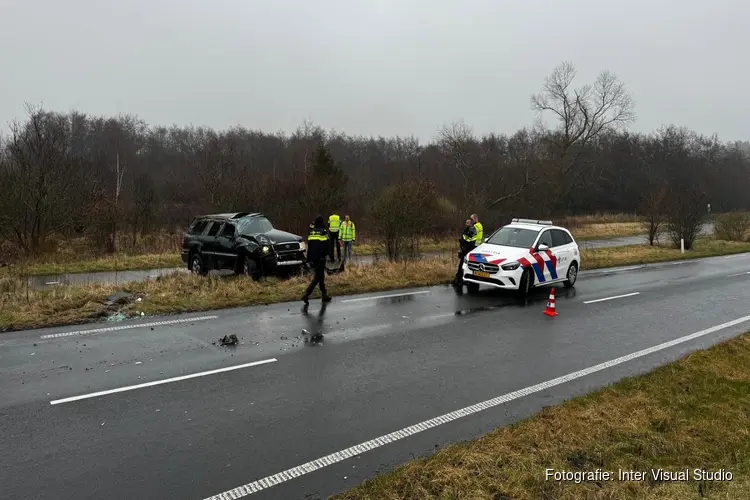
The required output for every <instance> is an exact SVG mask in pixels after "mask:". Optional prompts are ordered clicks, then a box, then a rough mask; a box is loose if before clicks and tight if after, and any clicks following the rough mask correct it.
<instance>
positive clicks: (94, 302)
mask: <svg viewBox="0 0 750 500" xmlns="http://www.w3.org/2000/svg"><path fill="white" fill-rule="evenodd" d="M740 252H750V243H735V242H722V241H716V240H712V239H709V238H706V239H701V240H698V241H697V242H696V246H695V249H694V250H691V251H689V252H686V253H685V254H681V253H680V251H679V250H673V249H670V248H661V247H653V248H652V247H648V246H646V245H632V246H625V247H614V248H603V249H591V250H586V249H584V250H583V251H582V259H581V261H582V266H581V268H582V269H583V270H586V269H598V268H604V267H616V266H626V265H631V264H641V263H648V262H663V261H668V260H675V259H685V258H697V257H708V256H714V255H727V254H733V253H740ZM455 272H456V260H455V256H454V255H453V254H452V253H451V254H449V255H445V256H440V257H435V258H430V259H423V260H420V261H413V262H409V263H408V264H404V263H391V262H376V263H374V264H372V265H368V266H352V267H350V268H348V269H347V271H346V272H345V273H343V274H341V275H334V276H331V277H329V279H328V285H329V289H330V291H331V293H332V294H333V295H335V296H341V295H346V294H355V293H366V292H374V291H385V290H393V289H400V288H409V287H419V286H432V285H439V284H445V283H448V281H449V280H450V279H451V278H452V277H453V275H454V274H455ZM24 283H25V280H23V279H21V278H18V277H12V276H6V277H0V330H3V329H6V330H7V329H23V328H34V327H44V326H59V325H66V324H76V323H83V322H90V321H96V320H100V319H102V318H104V317H106V316H107V315H109V314H111V313H112V309H111V307H110V306H108V305H107V304H106V302H107V300H106V299H107V297H108V296H110V295H111V294H112V293H114V292H116V291H125V292H129V293H132V294H134V295H136V296H138V297H141V298H142V300H141V301H139V302H136V303H134V304H131V305H128V306H125V307H124V308H123V309H122V310H121V312H123V313H124V314H126V315H129V316H136V315H138V316H140V315H141V313H143V314H144V315H155V314H172V313H182V312H193V311H207V310H213V309H223V308H229V307H240V306H250V305H257V304H270V303H275V302H285V301H296V300H299V299H300V297H301V296H302V293H303V291H304V289H305V287H306V286H307V283H308V282H307V279H306V278H301V277H298V278H292V279H290V280H287V281H284V282H283V286H281V282H280V281H279V280H276V279H273V278H269V279H267V280H265V281H262V282H254V281H252V280H250V279H248V278H245V277H242V276H231V277H197V276H192V275H188V274H184V273H177V274H174V275H169V276H165V277H162V278H159V279H156V280H148V281H142V282H131V283H125V284H120V285H112V284H85V285H69V286H57V287H51V288H44V289H34V288H31V287H27V286H26V285H25V284H24ZM316 293H317V292H316Z"/></svg>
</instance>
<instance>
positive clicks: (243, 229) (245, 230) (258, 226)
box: [237, 217, 273, 234]
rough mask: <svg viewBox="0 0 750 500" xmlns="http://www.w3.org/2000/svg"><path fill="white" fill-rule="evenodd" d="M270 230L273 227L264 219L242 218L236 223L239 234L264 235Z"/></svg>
mask: <svg viewBox="0 0 750 500" xmlns="http://www.w3.org/2000/svg"><path fill="white" fill-rule="evenodd" d="M271 229H273V225H272V224H271V221H269V220H268V219H266V218H265V217H243V218H241V219H240V220H239V221H238V222H237V232H238V233H239V234H258V233H265V232H268V231H270V230H271Z"/></svg>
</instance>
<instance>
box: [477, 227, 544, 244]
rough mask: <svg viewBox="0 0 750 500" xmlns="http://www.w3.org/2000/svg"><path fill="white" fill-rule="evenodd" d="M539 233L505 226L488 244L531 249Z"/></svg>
mask: <svg viewBox="0 0 750 500" xmlns="http://www.w3.org/2000/svg"><path fill="white" fill-rule="evenodd" d="M538 234H539V231H533V230H531V229H522V228H520V227H509V226H505V227H504V228H502V229H501V230H500V231H498V232H496V233H495V234H493V235H492V237H491V238H490V239H489V240H487V243H490V244H492V245H502V246H504V247H516V248H531V245H533V244H534V240H535V239H536V237H537V235H538Z"/></svg>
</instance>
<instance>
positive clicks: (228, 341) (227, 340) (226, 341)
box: [219, 334, 240, 346]
mask: <svg viewBox="0 0 750 500" xmlns="http://www.w3.org/2000/svg"><path fill="white" fill-rule="evenodd" d="M239 341H240V339H238V338H237V335H235V334H231V335H224V336H223V337H222V338H221V339H219V342H221V345H224V346H226V345H231V346H235V345H237V344H238V343H239Z"/></svg>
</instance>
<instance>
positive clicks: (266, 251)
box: [260, 246, 271, 253]
mask: <svg viewBox="0 0 750 500" xmlns="http://www.w3.org/2000/svg"><path fill="white" fill-rule="evenodd" d="M270 250H271V247H269V246H263V248H261V249H260V251H261V252H263V253H268V252H269V251H270Z"/></svg>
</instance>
